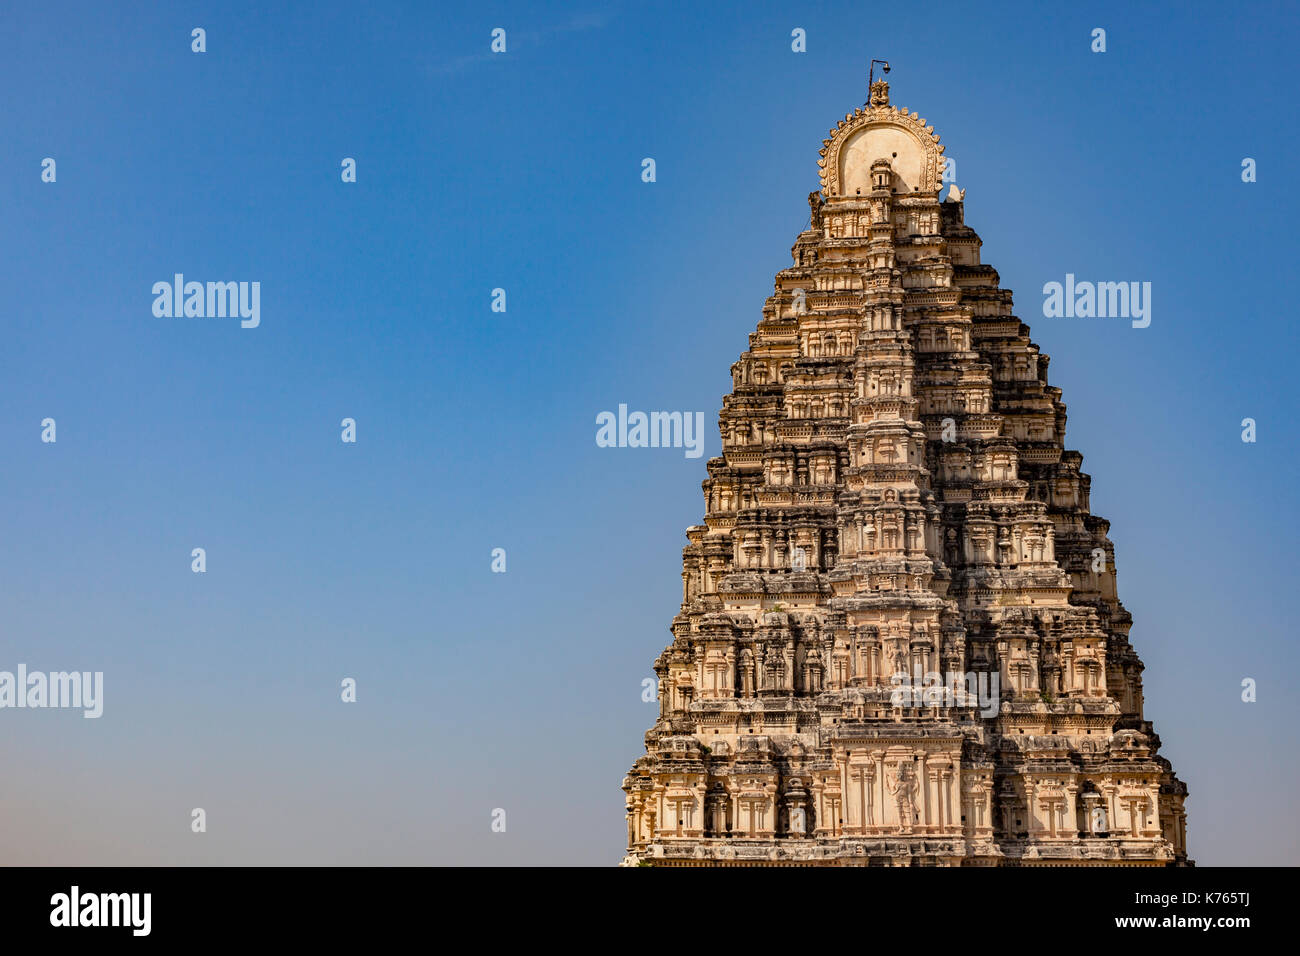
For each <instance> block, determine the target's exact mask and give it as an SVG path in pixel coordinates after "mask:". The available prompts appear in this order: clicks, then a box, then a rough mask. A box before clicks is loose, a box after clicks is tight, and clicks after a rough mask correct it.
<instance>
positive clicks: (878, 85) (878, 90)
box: [867, 60, 889, 106]
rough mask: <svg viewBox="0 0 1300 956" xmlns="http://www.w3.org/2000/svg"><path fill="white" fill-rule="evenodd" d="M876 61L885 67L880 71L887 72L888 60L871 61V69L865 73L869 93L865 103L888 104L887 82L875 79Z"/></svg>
mask: <svg viewBox="0 0 1300 956" xmlns="http://www.w3.org/2000/svg"><path fill="white" fill-rule="evenodd" d="M877 63H880V64H883V65H884V67H885V68H884V70H883V71H882V72H884V73H888V72H889V61H888V60H872V61H871V69H870V71H868V73H867V89H868V90H869V92H870V94H871V98H870V99H869V100H867V104H868V105H869V106H888V105H889V84H888V83H886V82H885V81H884V80H877V79H876V64H877Z"/></svg>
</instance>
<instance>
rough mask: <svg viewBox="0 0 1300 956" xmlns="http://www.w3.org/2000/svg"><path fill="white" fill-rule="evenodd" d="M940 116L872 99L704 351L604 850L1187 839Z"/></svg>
mask: <svg viewBox="0 0 1300 956" xmlns="http://www.w3.org/2000/svg"><path fill="white" fill-rule="evenodd" d="M938 140H939V137H938V136H936V135H935V134H934V129H933V127H931V126H927V125H926V121H925V120H924V119H920V118H919V117H918V116H917V114H916V113H909V112H908V111H907V110H905V109H900V108H897V107H894V106H890V105H889V102H888V87H887V86H886V85H885V84H883V83H876V84H874V85H873V87H872V90H871V102H870V104H869V105H867V106H864V107H863V108H862V109H859V110H857V111H856V112H854V113H853V114H851V115H849V116H846V117H845V119H844V121H843V122H841V123H840V124H839V125H838V127H837V128H836V129H834V130H832V131H831V136H830V138H829V139H827V140H826V141H825V144H824V148H823V149H822V151H821V155H822V159H821V164H820V165H821V179H822V188H821V190H820V191H818V192H815V193H813V194H812V195H811V196H810V197H809V202H810V205H811V207H812V214H811V217H810V223H809V226H808V228H807V229H806V230H805V231H804V232H802V233H800V235H799V236H798V238H797V240H796V241H795V245H794V248H793V258H794V265H793V267H792V268H789V269H786V270H784V271H782V272H781V273H779V274H778V275H777V277H776V287H775V291H774V293H773V294H772V296H771V297H770V298H769V299H768V300H767V302H766V304H765V306H764V309H763V317H762V320H761V321H760V322H759V324H758V328H757V331H755V332H754V333H752V334H751V335H750V337H749V348H748V350H747V351H746V352H744V353H743V354H742V355H741V358H740V360H739V361H738V362H737V363H736V364H735V365H733V366H732V376H733V380H734V390H733V391H732V392H731V394H730V395H728V396H726V397H725V398H724V400H723V408H722V412H721V414H720V417H719V426H720V429H721V437H722V454H721V455H720V456H719V457H716V458H713V459H711V460H710V461H709V463H708V478H707V480H705V482H704V485H703V487H704V497H705V505H706V512H705V517H704V523H703V524H701V525H697V526H694V527H692V528H690V529H688V531H687V539H688V541H689V544H688V545H687V547H686V548H685V549H684V552H683V556H684V560H683V569H682V584H683V596H682V605H681V612H680V613H679V614H678V615H677V617H676V618H675V619H674V621H673V624H672V633H673V641H672V643H671V644H670V645H669V646H668V648H666V649H665V651H664V652H663V654H661V655H660V656H659V658H658V659H657V660H656V661H655V673H656V675H657V676H658V684H659V717H658V720H657V721H656V723H655V725H654V727H653V728H652V729H651V730H650V731H649V732H648V733H647V734H646V753H645V755H644V756H642V757H641V758H640V759H639V760H637V762H636V764H635V766H634V767H633V769H632V770H631V771H630V772H629V774H628V776H627V777H626V778H625V780H624V784H623V789H624V791H625V792H626V795H627V822H628V851H627V854H628V855H627V858H626V860H625V862H627V863H637V862H642V861H649V862H651V863H653V864H655V865H717V864H731V865H735V864H744V863H752V864H765V865H772V864H774V863H776V864H793V865H809V864H825V865H867V864H887V865H898V864H907V863H926V864H954V865H972V864H974V865H997V864H1020V865H1024V864H1040V865H1042V864H1049V865H1050V864H1056V865H1060V864H1071V865H1080V864H1089V863H1096V864H1106V865H1115V864H1140V865H1166V864H1180V863H1186V862H1187V853H1186V834H1185V817H1184V810H1183V802H1184V798H1185V796H1186V787H1185V786H1184V785H1183V784H1182V783H1181V782H1180V781H1179V780H1178V779H1177V778H1176V777H1175V776H1174V774H1173V772H1172V769H1171V767H1170V765H1169V763H1168V761H1167V760H1165V759H1164V758H1162V757H1161V756H1159V753H1158V749H1159V745H1160V741H1159V738H1158V737H1157V736H1156V734H1155V733H1154V731H1153V729H1152V726H1151V724H1150V723H1149V722H1148V721H1146V720H1145V719H1144V717H1143V704H1142V679H1141V673H1142V663H1141V661H1140V660H1139V659H1138V656H1137V654H1136V653H1135V652H1134V650H1133V647H1132V645H1131V644H1130V642H1129V629H1130V626H1131V623H1132V621H1131V618H1130V615H1129V614H1128V612H1127V611H1125V610H1124V607H1123V605H1122V604H1120V602H1119V600H1118V598H1117V596H1116V587H1115V563H1114V552H1113V548H1112V545H1111V542H1110V540H1109V538H1108V537H1107V532H1108V530H1109V524H1108V522H1107V521H1106V520H1105V519H1103V518H1099V517H1097V516H1095V515H1093V514H1091V513H1090V511H1089V500H1088V499H1089V485H1090V479H1089V476H1088V475H1086V474H1084V473H1083V472H1082V471H1081V470H1080V467H1081V465H1082V460H1083V459H1082V456H1081V455H1080V454H1079V453H1077V452H1074V451H1067V450H1066V448H1065V444H1064V441H1065V420H1066V415H1065V405H1064V404H1062V402H1061V392H1060V389H1057V388H1054V387H1052V386H1051V385H1049V384H1048V380H1047V366H1048V357H1047V356H1046V355H1044V354H1042V353H1041V352H1040V351H1039V349H1038V347H1037V346H1036V345H1035V344H1034V343H1033V342H1032V341H1030V339H1029V329H1028V327H1027V326H1026V325H1025V324H1024V323H1022V322H1021V321H1020V320H1019V319H1018V318H1017V317H1016V316H1015V315H1014V314H1013V313H1012V296H1011V292H1010V291H1009V290H1005V289H1001V288H999V285H998V282H999V279H998V274H997V272H996V270H994V269H993V268H992V267H991V266H987V265H984V264H982V263H981V260H980V246H981V242H980V239H979V237H978V236H977V235H976V234H975V232H974V231H973V230H972V229H970V228H969V227H968V226H966V224H965V222H964V208H963V202H962V200H961V195H960V194H958V193H957V192H956V190H955V189H954V190H951V191H950V192H949V195H948V197H947V198H946V199H941V197H940V191H941V179H942V177H941V174H942V170H943V161H942V152H943V148H942V147H941V146H940V145H939V142H938Z"/></svg>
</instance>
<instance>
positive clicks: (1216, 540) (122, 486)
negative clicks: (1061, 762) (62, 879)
mask: <svg viewBox="0 0 1300 956" xmlns="http://www.w3.org/2000/svg"><path fill="white" fill-rule="evenodd" d="M265 6H266V5H259V4H189V3H176V4H167V5H157V6H155V5H145V4H139V5H124V6H121V7H120V8H119V7H118V6H117V5H114V7H113V8H110V7H108V6H106V5H101V4H92V3H74V4H58V3H43V4H39V5H37V4H11V5H9V6H8V7H7V8H6V12H5V13H4V15H3V28H2V29H0V82H2V84H3V88H4V89H5V91H6V96H5V98H4V110H3V113H0V131H2V135H0V214H2V215H3V222H4V228H3V230H0V254H2V255H3V261H4V263H5V268H3V269H0V301H2V302H3V303H4V315H5V319H6V321H5V324H4V332H5V340H4V348H3V350H0V374H2V375H3V382H4V385H3V387H2V388H0V441H3V442H4V447H5V448H6V450H7V455H6V467H5V468H4V469H3V470H0V502H3V504H0V537H2V539H3V546H2V547H0V575H3V579H4V582H5V586H4V587H3V588H0V669H13V668H14V667H15V666H16V665H17V664H18V663H20V662H22V663H26V664H27V665H28V666H29V667H30V668H33V669H43V670H63V669H74V668H75V669H79V670H102V671H103V672H104V675H105V676H104V681H105V705H104V707H105V710H104V716H103V717H102V718H101V719H99V720H84V719H82V718H81V717H80V715H79V714H78V713H74V712H68V711H27V710H25V711H15V710H5V711H3V712H0V755H3V757H4V759H5V765H6V766H7V767H9V768H10V772H9V773H7V774H6V781H7V782H6V786H5V787H4V788H3V792H0V861H2V862H11V863H64V864H82V863H86V864H92V863H102V864H117V863H178V864H186V863H194V864H206V863H366V864H386V863H411V864H422V863H456V864H459V863H489V864H492V863H524V864H530V863H563V864H569V863H573V864H577V863H583V864H596V865H605V864H612V863H614V862H617V860H618V858H619V857H620V855H621V850H622V847H623V841H624V836H625V828H624V824H623V816H622V794H621V792H620V790H619V784H620V781H621V779H622V775H623V773H624V772H625V770H626V769H627V768H628V767H629V766H630V764H631V762H632V761H633V760H634V759H635V757H636V756H637V755H638V754H639V753H640V752H641V749H642V744H641V736H642V733H643V732H644V730H645V729H646V728H647V727H648V726H649V725H650V723H651V722H652V720H653V711H654V706H653V705H652V704H646V703H643V702H642V701H641V699H640V689H641V680H642V679H643V678H644V677H647V676H650V675H651V671H650V665H651V663H652V661H653V659H654V657H655V655H656V654H657V653H658V652H659V651H660V650H661V649H662V647H663V646H664V645H665V644H666V643H667V641H668V640H669V638H670V635H669V633H668V629H667V628H668V624H669V622H670V620H671V618H672V616H673V615H674V613H675V612H676V610H677V606H678V602H679V601H680V595H681V580H680V550H681V547H682V545H683V544H684V543H685V539H684V536H683V531H684V530H685V528H686V527H687V526H688V525H691V524H695V523H697V522H698V521H699V520H700V517H701V515H702V511H703V502H702V498H701V495H700V481H701V480H702V479H703V478H704V477H705V461H706V460H707V457H708V456H710V455H714V454H717V453H718V438H717V433H716V428H714V427H713V426H712V424H711V423H713V422H714V421H715V420H716V412H717V410H718V408H719V406H720V403H721V397H722V395H723V394H724V393H725V392H727V391H728V390H729V389H730V375H729V371H728V369H729V367H730V365H731V363H732V362H734V361H735V359H736V358H737V356H738V355H739V353H740V352H741V351H742V350H743V349H744V348H745V347H746V342H747V336H748V334H749V333H750V332H751V331H752V330H753V328H754V326H755V325H756V323H757V321H758V319H759V318H760V314H761V308H762V305H763V300H764V298H765V297H766V296H767V295H768V294H769V292H770V291H771V288H772V280H773V275H774V274H775V273H776V272H777V271H778V270H780V269H782V268H784V267H785V266H787V265H788V264H789V263H790V257H789V249H790V246H791V244H792V242H793V240H794V237H795V235H796V234H797V232H798V231H799V230H800V229H801V228H802V227H803V225H804V223H805V222H806V220H807V203H806V196H807V194H808V192H809V191H810V190H812V189H814V188H816V187H817V166H816V161H817V151H818V149H819V148H820V146H821V141H822V139H823V138H824V137H825V135H826V133H827V130H828V129H829V128H830V127H831V126H833V125H834V124H835V123H836V122H837V121H838V119H840V118H841V117H843V115H844V114H845V112H848V111H851V110H852V109H853V108H854V107H856V106H858V105H860V104H861V103H862V102H863V101H864V99H865V98H866V69H867V62H868V61H869V60H870V59H871V57H873V56H876V57H885V58H888V59H889V60H890V61H891V63H892V64H893V68H894V69H893V72H892V73H891V74H890V77H889V80H890V82H891V85H892V94H893V101H894V102H895V103H897V104H899V105H904V106H907V107H909V108H911V109H915V110H917V111H918V112H919V113H920V114H921V115H922V116H924V117H926V118H927V119H928V120H929V121H930V122H931V123H933V124H934V125H935V127H936V130H937V131H938V132H939V133H940V134H941V135H942V137H943V140H942V141H943V142H944V143H945V144H946V145H947V155H948V156H949V157H951V158H953V159H955V160H956V161H957V172H958V177H957V178H958V184H959V185H960V186H962V187H964V188H966V189H967V190H968V192H967V196H966V218H967V222H968V223H969V224H970V225H972V226H973V227H974V228H975V229H976V230H977V231H978V232H979V233H980V235H981V237H982V238H983V240H984V248H983V257H984V261H985V262H987V263H990V264H992V265H994V266H995V267H996V268H997V269H998V271H999V273H1000V274H1001V278H1002V284H1003V285H1004V287H1008V288H1011V289H1013V290H1015V292H1016V303H1017V313H1018V314H1019V315H1020V316H1021V318H1022V319H1023V320H1024V321H1026V322H1027V323H1028V324H1029V325H1030V327H1031V329H1032V333H1033V337H1034V340H1035V341H1036V342H1037V343H1038V344H1039V345H1040V346H1041V347H1042V348H1043V350H1044V351H1045V352H1046V353H1048V354H1049V355H1051V357H1052V362H1051V371H1050V379H1051V382H1052V383H1053V384H1055V385H1058V386H1060V387H1062V388H1063V389H1064V400H1065V402H1066V403H1067V405H1068V406H1069V410H1070V419H1069V428H1068V436H1067V437H1068V445H1069V447H1071V448H1076V449H1078V450H1080V451H1081V452H1082V453H1083V454H1084V456H1085V459H1084V469H1085V471H1087V472H1089V473H1090V474H1092V476H1093V485H1092V505H1093V511H1094V512H1095V513H1098V514H1101V515H1103V516H1105V517H1107V518H1109V519H1110V520H1111V521H1112V530H1111V537H1112V539H1113V540H1114V541H1115V544H1116V558H1117V564H1118V569H1119V588H1120V596H1121V599H1122V600H1123V601H1124V603H1125V604H1126V606H1127V607H1128V608H1129V610H1130V611H1131V612H1132V613H1133V615H1134V618H1135V625H1134V628H1133V633H1132V638H1133V642H1134V644H1135V646H1136V648H1137V650H1138V652H1139V653H1140V654H1141V656H1142V658H1143V660H1144V661H1145V663H1146V665H1147V671H1146V675H1145V690H1146V700H1147V716H1148V717H1149V718H1150V719H1152V720H1154V721H1155V725H1156V729H1157V731H1158V732H1159V733H1160V734H1161V735H1162V738H1163V740H1164V752H1165V754H1166V755H1167V756H1169V758H1170V759H1171V760H1173V762H1174V765H1175V767H1176V769H1177V771H1178V772H1179V774H1180V776H1181V777H1182V778H1183V779H1184V780H1186V781H1187V782H1188V784H1189V786H1190V788H1191V797H1190V800H1189V802H1188V812H1189V831H1188V832H1189V841H1190V845H1191V850H1192V854H1193V856H1194V857H1195V858H1196V859H1197V860H1198V862H1200V863H1202V864H1216V863H1284V862H1290V863H1293V862H1295V861H1296V859H1297V857H1298V856H1300V853H1298V852H1297V851H1298V850H1300V846H1298V843H1300V840H1298V837H1297V824H1296V822H1295V819H1294V814H1293V811H1292V803H1293V799H1292V794H1294V793H1295V792H1296V788H1297V787H1300V779H1298V777H1300V774H1298V773H1297V770H1296V760H1295V757H1296V744H1295V727H1296V726H1297V725H1300V706H1298V701H1297V695H1296V692H1295V689H1294V686H1293V685H1294V681H1293V680H1292V679H1291V675H1293V674H1294V673H1295V672H1296V670H1297V667H1298V666H1300V660H1298V655H1297V652H1296V644H1295V632H1294V621H1293V615H1292V614H1290V613H1289V608H1290V600H1291V598H1292V596H1293V594H1294V591H1295V588H1294V584H1293V583H1292V577H1293V570H1292V569H1293V567H1294V560H1295V554H1294V550H1295V549H1294V548H1293V547H1292V540H1293V535H1294V532H1295V529H1296V527H1297V524H1298V522H1297V504H1296V499H1295V495H1294V493H1293V491H1292V487H1291V486H1292V484H1293V481H1294V476H1295V451H1294V449H1295V448H1296V447H1297V444H1296V441H1297V438H1298V437H1300V436H1297V428H1296V420H1295V405H1296V403H1295V385H1296V373H1295V362H1296V345H1297V334H1296V330H1295V322H1294V316H1293V315H1292V312H1293V311H1294V310H1293V307H1292V306H1291V304H1290V301H1289V295H1288V293H1287V288H1288V284H1289V281H1290V280H1291V278H1292V277H1293V275H1294V271H1295V270H1294V254H1295V248H1296V243H1295V239H1294V234H1293V225H1294V222H1295V219H1296V212H1297V210H1296V205H1297V203H1296V194H1295V191H1294V189H1293V188H1292V184H1291V182H1290V177H1289V175H1288V174H1289V167H1290V165H1291V163H1292V157H1294V155H1295V154H1296V152H1297V148H1298V144H1297V136H1296V132H1295V123H1294V116H1293V113H1294V105H1293V102H1292V100H1293V97H1294V92H1295V89H1296V81H1297V75H1296V74H1297V70H1296V66H1295V56H1294V50H1295V47H1296V43H1297V39H1298V37H1297V29H1296V26H1297V24H1296V14H1295V11H1294V8H1293V7H1292V6H1291V5H1288V4H1281V3H1279V4H1262V5H1256V6H1252V7H1250V8H1248V9H1244V10H1243V9H1238V8H1229V7H1225V6H1223V5H1221V4H1209V3H1205V4H1177V5H1172V4H1171V5H1163V6H1154V5H1144V6H1143V7H1142V8H1141V9H1135V8H1134V5H1132V4H1097V5H1093V6H1091V7H1088V8H1079V9H1074V8H1071V9H1069V10H1067V11H1053V10H1050V9H1045V8H1042V7H1040V6H1039V5H1035V4H1013V5H998V4H992V5H971V4H951V5H944V4H933V5H929V6H927V8H926V10H927V19H925V20H924V21H921V20H918V15H917V14H916V13H915V12H910V13H902V12H898V11H890V10H888V9H886V8H881V7H874V8H873V7H870V6H867V5H862V4H849V3H844V4H830V3H827V4H810V5H788V4H762V3H745V4H708V5H696V4H684V3H683V4H665V5H654V6H649V5H631V4H622V5H617V4H616V5H609V6H605V5H602V6H599V7H598V6H594V5H593V6H582V5H567V4H541V3H529V4H485V5H476V6H474V7H473V8H472V9H467V8H465V7H464V6H463V5H447V6H446V7H441V8H438V7H434V6H432V5H428V4H420V3H412V4H406V5H392V4H380V5H369V4H342V3H333V2H322V3H301V4H294V5H282V4H276V5H274V7H275V9H274V10H267V9H264V7H265ZM374 6H378V7H379V9H373V7H374ZM900 9H901V8H900ZM873 10H874V11H875V12H874V13H873ZM194 27H202V28H204V29H205V30H206V32H207V52H205V53H203V54H196V53H193V52H191V48H190V45H191V39H190V31H191V30H192V29H193V28H194ZM495 27H501V28H504V29H505V30H506V31H507V34H506V35H507V52H506V53H505V54H502V55H494V54H491V53H490V52H489V43H490V33H491V30H492V29H493V28H495ZM796 27H799V28H803V29H805V30H806V31H807V53H803V54H797V53H794V52H792V51H791V48H790V33H791V31H792V30H793V29H794V28H796ZM1095 27H1102V28H1104V29H1105V30H1106V31H1107V50H1106V52H1105V53H1104V54H1097V53H1092V52H1091V50H1090V44H1091V36H1090V34H1091V31H1092V30H1093V28H1095ZM45 157H52V158H54V159H55V160H56V162H57V181H56V182H55V183H43V182H42V181H41V160H42V159H43V158H45ZM344 157H354V158H355V159H356V161H357V182H356V183H354V184H345V183H343V182H341V181H340V175H339V173H340V162H341V160H342V159H343V158H344ZM645 157H653V158H654V159H655V161H656V172H657V181H656V182H654V183H644V182H642V181H641V175H640V173H641V161H642V159H643V158H645ZM1244 157H1251V158H1254V159H1255V160H1256V161H1257V164H1258V182H1256V183H1253V184H1247V183H1243V182H1242V181H1241V176H1240V171H1241V162H1242V159H1243V158H1244ZM177 272H181V273H184V274H185V275H186V276H187V277H188V278H191V279H197V280H200V281H205V280H213V281H217V280H220V281H225V280H244V281H258V282H260V283H261V325H260V327H259V328H257V329H241V328H240V327H239V324H238V321H237V320H229V319H160V318H155V317H154V316H153V314H152V311H151V306H152V302H153V296H152V295H151V293H150V289H151V287H152V285H153V283H154V282H156V281H159V280H170V278H171V277H172V275H173V274H174V273H177ZM1066 273H1074V274H1075V275H1076V276H1077V277H1079V278H1080V279H1093V280H1107V281H1118V280H1131V281H1149V282H1151V283H1152V287H1153V295H1152V298H1153V302H1152V305H1153V314H1152V323H1151V326H1150V327H1149V328H1147V329H1142V330H1136V329H1132V328H1130V327H1129V325H1128V323H1127V322H1125V321H1123V320H1105V319H1091V320H1088V319H1048V318H1044V317H1043V316H1042V296H1041V291H1040V290H1041V288H1042V286H1043V284H1044V283H1045V282H1049V281H1061V280H1063V278H1064V276H1065V274H1066ZM494 288H504V289H505V290H506V292H507V311H506V312H505V313H496V312H493V311H491V308H490V304H491V291H492V289H494ZM620 403H626V404H627V405H628V406H629V407H630V408H632V409H646V410H650V409H672V410H682V411H703V412H704V413H705V418H706V421H707V422H709V423H710V431H709V434H708V435H707V438H706V442H705V457H704V458H700V459H688V458H686V457H685V456H684V455H683V454H682V452H681V450H674V449H653V450H652V449H609V448H598V447H597V446H596V444H595V440H594V438H595V416H596V415H597V414H598V413H599V412H601V411H604V410H616V409H617V407H618V405H619V404H620ZM46 417H52V418H54V419H55V420H56V421H57V429H58V432H57V434H58V441H57V443H55V444H52V445H51V444H44V443H42V442H41V441H40V422H41V420H42V419H44V418H46ZM345 417H351V418H354V419H355V420H356V422H357V430H358V441H357V442H356V443H355V444H344V443H342V442H341V441H340V437H339V433H340V426H339V423H340V421H341V420H342V419H343V418H345ZM1245 417H1253V418H1255V419H1256V420H1257V422H1258V441H1257V442H1256V443H1255V444H1245V443H1243V442H1242V441H1241V440H1240V432H1241V426H1240V422H1241V420H1242V419H1243V418H1245ZM195 547H203V548H205V549H206V552H207V567H208V570H207V572H206V573H205V574H201V575H200V574H193V573H192V572H191V571H190V561H191V558H190V553H191V549H193V548H195ZM498 547H499V548H504V549H506V553H507V572H506V573H505V574H494V573H492V572H491V569H490V564H491V551H492V549H493V548H498ZM344 677H353V678H355V679H356V680H357V684H358V701H357V703H356V704H351V705H345V704H343V703H342V702H341V701H340V699H339V682H340V680H341V679H342V678H344ZM1244 677H1251V678H1254V679H1255V680H1257V681H1258V684H1259V691H1258V694H1259V697H1258V701H1257V702H1256V703H1253V704H1246V703H1243V702H1242V701H1241V700H1240V693H1241V680H1242V678H1244ZM194 807H202V808H204V809H205V810H206V812H207V817H208V832H207V833H205V834H201V835H200V834H193V833H191V832H190V811H191V809H192V808H194ZM498 807H500V808H504V809H505V810H506V812H507V820H508V825H507V831H506V832H505V833H504V834H501V833H492V832H491V829H490V826H489V824H490V816H491V812H492V810H493V809H494V808H498Z"/></svg>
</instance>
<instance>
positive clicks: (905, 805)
mask: <svg viewBox="0 0 1300 956" xmlns="http://www.w3.org/2000/svg"><path fill="white" fill-rule="evenodd" d="M885 786H886V787H888V789H889V793H890V795H891V796H892V797H893V798H894V804H895V806H896V807H897V808H898V832H899V833H907V832H909V831H910V830H911V829H912V823H913V821H914V820H915V819H916V776H915V774H913V772H912V765H911V764H909V763H902V764H899V765H898V767H897V768H896V769H894V770H893V771H891V772H890V773H889V774H888V776H887V777H886V778H885Z"/></svg>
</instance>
